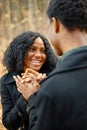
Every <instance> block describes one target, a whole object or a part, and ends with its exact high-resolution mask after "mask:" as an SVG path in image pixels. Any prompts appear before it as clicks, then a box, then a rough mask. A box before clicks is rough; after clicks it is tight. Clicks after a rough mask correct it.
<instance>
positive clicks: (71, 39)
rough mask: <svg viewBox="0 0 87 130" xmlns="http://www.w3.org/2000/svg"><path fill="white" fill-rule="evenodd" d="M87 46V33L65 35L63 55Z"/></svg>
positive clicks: (79, 32)
mask: <svg viewBox="0 0 87 130" xmlns="http://www.w3.org/2000/svg"><path fill="white" fill-rule="evenodd" d="M86 45H87V33H86V32H82V31H79V30H75V31H71V32H68V31H67V32H65V33H63V38H62V40H61V48H62V50H63V54H64V53H65V52H67V51H70V50H72V49H75V48H78V47H81V46H86Z"/></svg>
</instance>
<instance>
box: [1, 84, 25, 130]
mask: <svg viewBox="0 0 87 130" xmlns="http://www.w3.org/2000/svg"><path fill="white" fill-rule="evenodd" d="M9 87H11V86H8V85H5V84H2V83H1V103H2V122H3V125H4V126H5V127H6V128H7V129H10V130H16V129H18V128H19V127H20V126H21V125H22V124H23V123H24V121H25V119H26V118H27V112H26V108H27V103H26V101H25V100H24V98H23V97H22V96H19V98H18V100H17V101H16V102H14V101H13V99H15V98H17V97H16V96H14V95H12V94H11V90H9V89H8V88H9Z"/></svg>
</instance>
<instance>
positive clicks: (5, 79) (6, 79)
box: [1, 71, 17, 84]
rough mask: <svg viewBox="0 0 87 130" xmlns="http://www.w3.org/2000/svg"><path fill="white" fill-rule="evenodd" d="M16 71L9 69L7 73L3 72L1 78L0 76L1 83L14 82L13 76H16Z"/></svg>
mask: <svg viewBox="0 0 87 130" xmlns="http://www.w3.org/2000/svg"><path fill="white" fill-rule="evenodd" d="M16 75H17V72H14V71H11V72H9V73H7V74H5V75H4V76H3V77H2V78H1V84H9V83H12V82H15V81H14V79H13V76H16Z"/></svg>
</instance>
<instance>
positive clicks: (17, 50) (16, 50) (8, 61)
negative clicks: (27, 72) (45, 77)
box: [3, 31, 58, 74]
mask: <svg viewBox="0 0 87 130" xmlns="http://www.w3.org/2000/svg"><path fill="white" fill-rule="evenodd" d="M37 37H40V38H41V39H42V40H43V42H44V45H45V48H46V57H47V58H46V61H45V63H44V65H43V66H42V68H41V70H40V72H41V73H46V74H49V73H50V72H51V71H52V70H53V69H54V68H55V66H56V63H57V60H58V58H57V56H56V55H55V53H54V51H53V50H52V47H51V45H50V43H49V41H48V40H47V39H46V38H45V37H44V36H43V35H42V34H40V33H37V32H33V31H27V32H23V33H21V34H20V35H18V36H17V37H16V38H14V39H13V41H12V42H11V43H10V44H9V46H8V48H7V49H6V51H5V53H4V57H3V65H4V66H5V67H6V69H7V70H8V72H10V71H16V72H17V73H18V74H20V73H21V72H23V67H24V57H25V55H26V53H27V52H28V51H29V47H30V46H31V45H32V44H33V43H34V40H35V39H36V38H37Z"/></svg>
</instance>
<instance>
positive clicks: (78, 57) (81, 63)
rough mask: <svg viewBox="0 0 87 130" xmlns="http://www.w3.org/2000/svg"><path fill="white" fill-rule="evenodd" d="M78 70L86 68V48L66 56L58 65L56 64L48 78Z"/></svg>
mask: <svg viewBox="0 0 87 130" xmlns="http://www.w3.org/2000/svg"><path fill="white" fill-rule="evenodd" d="M79 68H87V47H86V48H85V49H79V50H77V51H75V52H72V53H70V54H69V55H67V56H66V57H65V58H64V59H63V60H62V61H61V62H60V63H59V64H57V67H56V68H55V69H54V70H53V71H52V72H51V73H50V74H49V76H52V75H54V74H56V73H62V72H64V71H70V70H75V69H79Z"/></svg>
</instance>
